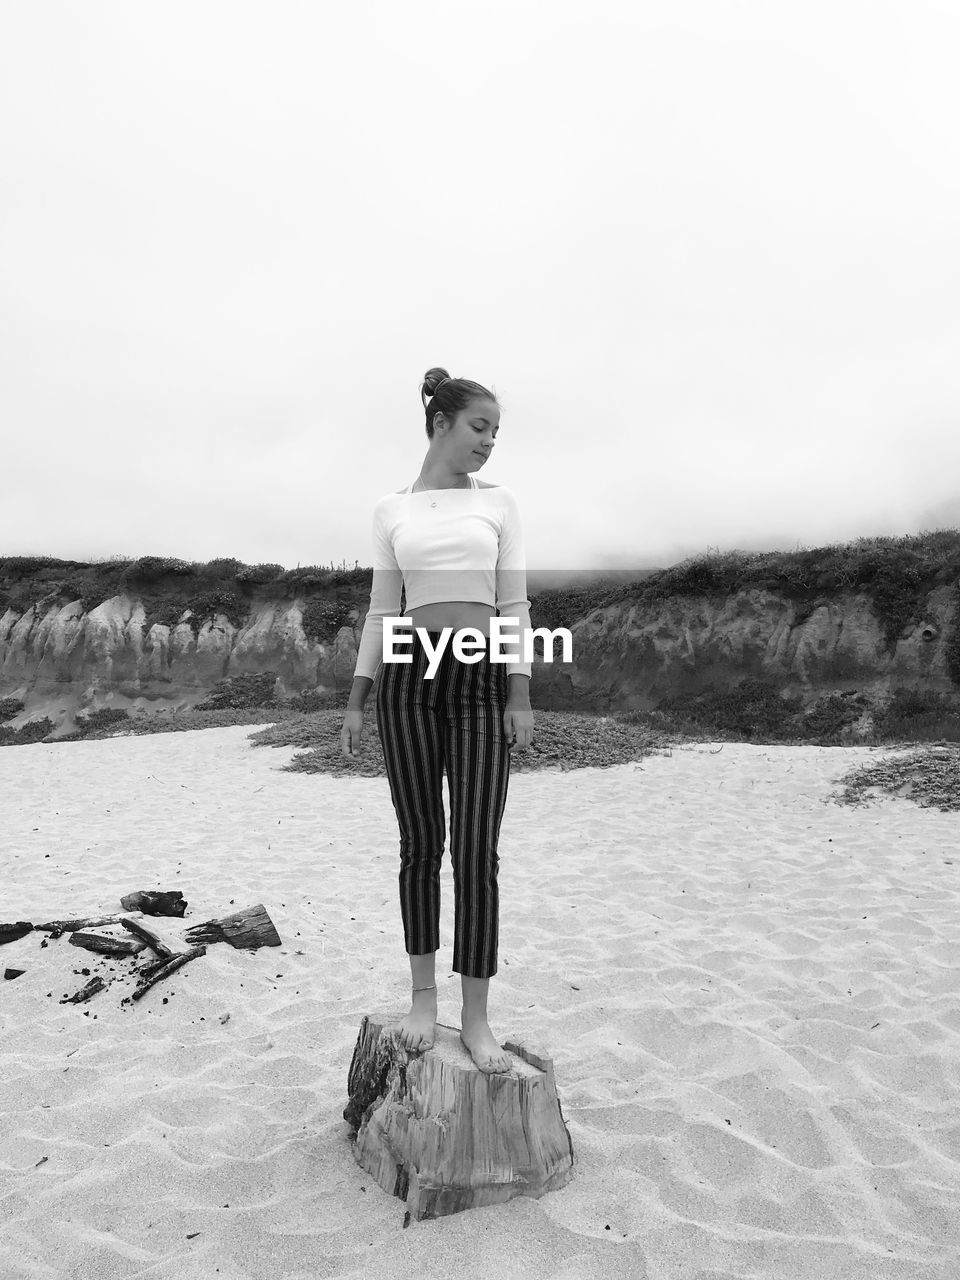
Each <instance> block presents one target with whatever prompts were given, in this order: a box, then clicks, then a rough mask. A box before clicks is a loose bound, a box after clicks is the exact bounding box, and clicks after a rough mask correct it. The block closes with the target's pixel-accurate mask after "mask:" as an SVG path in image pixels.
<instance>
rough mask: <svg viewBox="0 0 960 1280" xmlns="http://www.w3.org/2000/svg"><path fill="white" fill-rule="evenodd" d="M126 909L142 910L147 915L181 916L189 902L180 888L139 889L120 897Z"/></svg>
mask: <svg viewBox="0 0 960 1280" xmlns="http://www.w3.org/2000/svg"><path fill="white" fill-rule="evenodd" d="M120 905H121V907H123V909H124V910H125V911H142V912H143V914H144V915H146V916H180V917H181V919H182V918H183V914H184V912H185V911H186V909H187V902H186V899H185V898H184V896H183V894H182V893H181V892H180V891H179V890H166V889H138V890H137V891H136V893H128V894H126V895H125V896H124V897H122V898H121V899H120Z"/></svg>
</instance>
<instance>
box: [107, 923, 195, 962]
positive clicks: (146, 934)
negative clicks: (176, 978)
mask: <svg viewBox="0 0 960 1280" xmlns="http://www.w3.org/2000/svg"><path fill="white" fill-rule="evenodd" d="M120 923H121V924H122V925H123V927H124V928H125V929H129V930H130V932H131V933H132V934H135V935H136V936H137V937H138V938H142V939H143V941H144V942H146V943H147V945H148V946H151V947H152V948H153V949H154V951H155V952H156V953H157V955H158V956H162V957H163V959H164V960H169V959H170V958H171V956H175V955H182V954H183V953H184V951H185V950H186V949H187V948H186V946H185V944H184V945H181V944H180V943H179V942H177V943H175V944H174V945H171V939H169V938H164V937H161V936H160V934H159V933H158V932H157V930H156V929H155V928H153V927H152V926H151V925H148V924H147V923H146V922H145V921H144V920H133V919H131V917H130V916H121V917H120Z"/></svg>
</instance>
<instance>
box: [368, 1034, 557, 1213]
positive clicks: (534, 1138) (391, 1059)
mask: <svg viewBox="0 0 960 1280" xmlns="http://www.w3.org/2000/svg"><path fill="white" fill-rule="evenodd" d="M398 1031H399V1024H398V1023H385V1022H384V1020H383V1019H379V1020H377V1019H374V1018H371V1017H369V1016H364V1018H363V1021H362V1022H361V1024H360V1032H359V1035H358V1037H357V1044H356V1047H355V1049H354V1052H353V1061H352V1062H351V1064H350V1073H349V1077H348V1083H347V1091H348V1093H349V1095H350V1101H349V1102H348V1104H347V1106H346V1108H345V1109H344V1112H343V1117H344V1119H345V1120H346V1121H347V1122H348V1124H349V1125H350V1127H351V1129H353V1130H355V1131H356V1132H355V1133H352V1134H351V1138H352V1140H353V1150H354V1155H355V1156H356V1158H357V1160H358V1162H359V1163H360V1165H361V1166H362V1167H363V1168H364V1169H365V1170H366V1171H367V1172H368V1173H369V1174H370V1175H371V1176H372V1177H373V1178H375V1179H376V1181H377V1182H378V1183H379V1184H380V1186H381V1187H383V1189H384V1190H385V1191H388V1192H389V1193H390V1194H391V1195H394V1196H397V1197H398V1198H399V1199H401V1200H403V1201H405V1203H406V1208H407V1213H408V1215H409V1216H410V1217H413V1218H417V1219H420V1218H437V1217H441V1216H443V1215H444V1214H449V1213H458V1212H460V1211H461V1210H463V1209H472V1208H476V1207H478V1206H480V1205H487V1204H497V1203H501V1202H503V1201H506V1200H511V1199H512V1198H513V1197H514V1196H518V1195H525V1196H532V1197H534V1198H539V1197H540V1196H542V1195H544V1194H545V1193H546V1192H548V1191H554V1190H556V1189H557V1188H558V1187H562V1186H563V1185H564V1184H565V1183H567V1182H568V1181H569V1180H570V1178H571V1177H572V1176H573V1144H572V1142H571V1140H570V1133H569V1131H568V1130H567V1126H566V1124H565V1122H564V1119H563V1113H562V1111H561V1109H560V1099H559V1097H558V1095H557V1089H556V1082H555V1080H554V1074H553V1064H552V1062H551V1061H550V1059H549V1058H544V1057H541V1056H540V1055H538V1054H535V1053H531V1052H530V1051H529V1050H528V1049H526V1048H525V1047H524V1046H523V1045H521V1044H519V1043H518V1042H515V1041H507V1042H506V1043H505V1044H504V1045H503V1046H502V1047H503V1048H504V1049H505V1050H506V1051H507V1052H508V1053H509V1054H511V1056H512V1058H513V1066H512V1069H511V1070H510V1071H509V1072H499V1073H495V1074H487V1073H485V1072H482V1071H480V1070H479V1069H478V1068H477V1066H476V1064H475V1063H474V1062H473V1059H472V1058H471V1057H470V1055H469V1053H468V1052H467V1050H466V1048H465V1047H464V1045H463V1044H462V1042H461V1040H460V1036H459V1030H458V1029H457V1028H455V1027H447V1026H444V1025H443V1024H441V1023H438V1024H437V1028H436V1033H435V1043H434V1045H433V1047H432V1048H431V1049H428V1050H426V1051H425V1052H423V1053H419V1054H414V1053H410V1052H409V1051H408V1050H406V1049H404V1047H403V1046H402V1045H401V1044H400V1042H399V1039H398Z"/></svg>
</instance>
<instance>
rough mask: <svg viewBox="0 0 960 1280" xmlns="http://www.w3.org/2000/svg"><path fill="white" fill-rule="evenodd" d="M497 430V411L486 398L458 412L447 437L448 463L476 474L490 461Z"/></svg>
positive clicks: (481, 397) (471, 403)
mask: <svg viewBox="0 0 960 1280" xmlns="http://www.w3.org/2000/svg"><path fill="white" fill-rule="evenodd" d="M499 430H500V408H499V406H498V405H497V404H496V403H495V402H494V401H493V400H488V399H487V398H486V397H485V396H477V397H476V398H475V399H473V400H471V401H470V403H469V404H468V405H467V407H466V408H465V409H461V410H460V412H459V413H458V414H457V416H456V418H454V421H453V427H452V428H451V429H450V431H449V432H448V433H447V439H448V441H449V444H448V446H447V448H448V449H449V450H450V452H451V454H452V455H453V456H452V457H451V461H453V462H456V463H457V464H458V465H462V467H463V470H464V471H467V470H471V469H472V470H476V469H477V468H478V467H482V466H483V465H484V463H485V462H486V460H487V458H489V456H490V454H491V452H492V450H493V446H494V442H495V441H496V438H497V432H498V431H499Z"/></svg>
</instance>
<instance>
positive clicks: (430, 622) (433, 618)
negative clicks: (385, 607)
mask: <svg viewBox="0 0 960 1280" xmlns="http://www.w3.org/2000/svg"><path fill="white" fill-rule="evenodd" d="M404 616H405V617H408V618H409V619H410V626H411V629H412V630H416V628H417V627H422V628H423V630H424V631H442V630H443V628H444V627H452V628H453V630H454V631H455V632H456V631H460V630H461V629H462V628H464V627H472V628H474V629H475V630H476V631H479V632H480V634H481V635H482V636H484V637H485V638H486V639H487V640H489V639H490V619H491V618H495V617H496V616H497V611H496V609H495V608H494V606H493V605H492V604H481V603H480V602H479V601H478V600H439V601H436V602H435V603H434V604H421V605H419V606H418V607H417V608H416V609H411V610H410V612H409V613H408V614H405V615H404Z"/></svg>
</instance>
